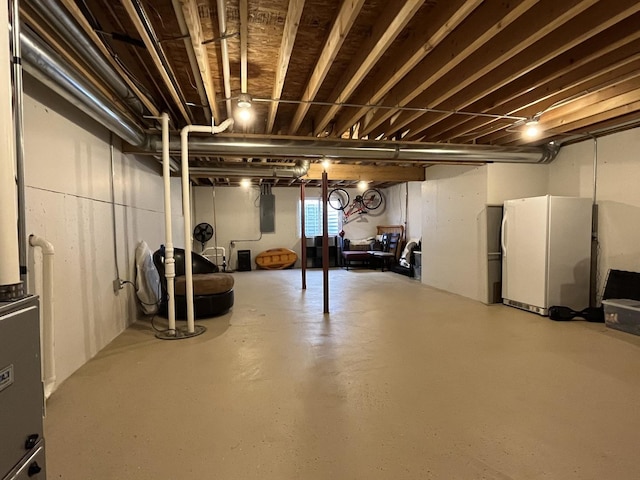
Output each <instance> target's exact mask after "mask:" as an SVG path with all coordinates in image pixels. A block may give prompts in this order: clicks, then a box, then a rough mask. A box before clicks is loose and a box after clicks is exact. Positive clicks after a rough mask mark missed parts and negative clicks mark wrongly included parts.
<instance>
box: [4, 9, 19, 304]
mask: <svg viewBox="0 0 640 480" xmlns="http://www.w3.org/2000/svg"><path fill="white" fill-rule="evenodd" d="M0 32H2V34H0V138H2V142H0V288H2V287H9V286H18V285H20V284H21V281H20V254H19V247H18V230H17V225H18V205H17V199H16V166H15V132H14V126H13V110H12V108H11V94H12V92H11V58H10V55H11V48H10V45H9V3H8V1H7V0H5V1H3V2H1V3H0ZM18 288H19V290H20V291H22V288H21V287H18ZM20 295H21V293H20Z"/></svg>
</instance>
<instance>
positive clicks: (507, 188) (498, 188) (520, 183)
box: [487, 163, 549, 205]
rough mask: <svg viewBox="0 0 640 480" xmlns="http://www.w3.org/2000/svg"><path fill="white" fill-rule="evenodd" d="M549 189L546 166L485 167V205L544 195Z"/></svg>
mask: <svg viewBox="0 0 640 480" xmlns="http://www.w3.org/2000/svg"><path fill="white" fill-rule="evenodd" d="M548 189H549V171H548V166H547V165H535V164H533V165H518V164H514V163H490V164H488V165H487V203H488V204H489V205H502V204H503V203H504V201H505V200H511V199H514V198H526V197H537V196H540V195H546V194H547V190H548Z"/></svg>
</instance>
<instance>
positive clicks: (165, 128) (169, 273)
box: [160, 112, 176, 332]
mask: <svg viewBox="0 0 640 480" xmlns="http://www.w3.org/2000/svg"><path fill="white" fill-rule="evenodd" d="M160 121H161V123H162V177H163V179H164V276H165V278H166V279H167V296H168V297H169V303H168V306H167V310H168V312H167V316H168V317H169V330H171V331H174V332H175V330H176V299H175V295H174V291H175V277H176V261H175V258H174V257H173V234H172V233H173V232H172V230H171V229H172V226H171V165H170V161H169V115H168V114H167V113H166V112H165V113H163V114H162V115H161V117H160Z"/></svg>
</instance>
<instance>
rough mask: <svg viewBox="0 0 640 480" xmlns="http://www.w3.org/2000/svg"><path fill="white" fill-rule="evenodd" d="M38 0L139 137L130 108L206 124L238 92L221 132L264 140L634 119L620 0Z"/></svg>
mask: <svg viewBox="0 0 640 480" xmlns="http://www.w3.org/2000/svg"><path fill="white" fill-rule="evenodd" d="M36 1H37V0H28V1H27V2H26V4H25V5H24V6H23V8H22V14H23V15H22V20H23V23H25V24H27V25H28V26H30V27H32V28H33V29H34V30H35V31H36V32H37V33H38V34H39V35H41V36H42V37H43V38H44V39H45V41H47V43H49V44H50V45H51V46H53V47H54V48H55V49H56V50H58V51H59V52H60V53H61V54H62V55H64V56H66V57H67V58H68V59H70V60H72V61H73V62H75V64H76V65H78V67H79V68H81V69H84V74H85V75H86V76H87V77H89V78H90V79H91V80H92V81H93V82H94V83H95V84H96V85H100V86H101V88H102V89H103V90H104V91H107V92H108V91H110V89H109V87H108V86H106V85H104V84H103V81H102V79H101V77H100V76H99V75H97V74H96V73H95V72H92V71H91V68H90V67H89V66H87V65H85V64H84V62H83V61H82V60H81V58H80V55H77V54H76V53H74V52H73V48H74V47H75V46H74V45H70V44H68V43H65V41H64V40H62V39H61V38H60V36H59V35H58V34H57V32H56V31H55V28H52V27H50V26H49V22H47V21H46V20H44V19H43V18H42V17H41V16H40V15H39V14H38V13H36V11H35V10H36V9H34V8H32V7H33V5H34V4H35V2H36ZM38 3H39V4H44V5H45V7H44V8H47V6H46V5H47V4H54V3H55V4H56V5H61V6H63V8H64V9H65V10H67V11H68V13H69V14H70V15H71V16H73V18H75V19H76V21H77V22H78V24H79V26H80V27H81V28H82V29H83V30H85V32H86V33H87V34H88V35H89V36H90V38H93V41H94V42H95V43H96V44H98V45H99V46H100V48H101V50H102V51H103V52H104V53H105V54H106V55H107V56H108V57H110V59H109V60H110V62H112V63H113V64H115V65H117V67H118V68H119V70H120V71H121V72H122V74H123V75H124V76H125V77H127V78H126V80H127V81H128V82H129V83H130V84H132V85H134V86H135V87H136V88H137V89H138V90H139V92H140V95H141V97H143V98H142V104H143V105H144V111H143V112H140V111H133V109H132V108H131V107H130V106H129V103H127V102H125V101H123V99H118V98H117V96H116V94H115V93H114V92H112V95H113V96H114V102H115V103H116V104H117V105H119V106H120V108H121V109H122V110H123V111H124V112H125V113H127V114H129V115H130V116H131V117H132V118H134V119H136V120H138V121H139V122H140V123H141V124H143V125H144V126H145V127H146V128H147V129H149V130H152V129H153V128H155V123H154V122H153V121H151V120H149V119H145V118H143V117H144V116H145V115H155V114H157V113H158V112H162V111H167V112H168V113H169V114H170V116H171V120H172V125H173V127H174V128H175V129H176V130H177V129H179V128H181V127H182V126H184V125H186V124H190V123H191V124H208V123H210V121H211V115H213V117H214V119H215V122H216V124H219V123H221V122H222V121H223V120H224V119H226V118H228V117H229V116H234V115H236V114H237V111H238V107H237V99H238V96H239V95H240V94H242V93H247V94H249V95H250V96H251V97H252V100H253V101H252V110H253V120H252V121H251V122H250V123H248V124H242V123H241V122H239V121H236V123H235V125H234V130H233V131H234V133H235V134H246V135H250V134H259V135H262V136H265V135H266V136H273V137H276V138H278V137H281V136H303V137H306V138H308V137H309V136H314V137H329V138H350V139H361V140H366V141H368V142H375V141H378V140H386V141H394V140H396V141H397V140H402V141H416V142H443V143H455V144H480V145H500V146H522V145H540V144H543V143H546V142H549V141H551V140H554V141H556V142H560V143H563V142H566V141H567V140H575V139H576V138H579V136H581V135H588V134H591V133H597V132H601V131H606V130H607V129H611V128H625V127H629V126H632V125H634V124H635V123H636V122H640V29H639V28H638V25H640V2H637V1H636V0H600V1H597V0H564V1H557V0H511V1H499V0H484V1H482V0H448V1H444V0H397V1H386V0H306V1H305V0H298V1H295V0H291V1H288V0H197V1H196V0H153V1H150V0H120V1H116V2H114V1H112V0H76V1H73V0H61V1H59V2H58V1H57V0H56V1H55V2H54V1H53V0H47V1H38ZM221 26H222V27H223V28H224V29H223V30H222V29H221ZM278 100H280V101H278ZM527 119H536V120H538V121H539V125H540V126H541V128H542V130H543V134H542V136H541V137H539V138H536V139H535V140H525V139H523V136H522V130H523V127H524V123H525V121H526V120H527ZM263 138H264V137H263ZM283 162H284V163H290V162H293V160H291V159H282V158H280V159H278V158H259V159H258V158H246V157H239V156H235V157H233V156H231V157H230V156H226V157H194V158H192V159H191V162H190V163H191V164H192V165H193V166H197V167H207V166H211V165H230V166H237V165H238V164H243V163H260V164H265V163H276V164H281V163H283ZM376 165H379V166H382V163H378V162H375V161H366V160H360V161H358V162H352V163H351V164H350V168H348V169H344V170H343V171H345V172H349V174H348V175H347V174H346V173H345V178H335V179H333V180H332V184H334V185H338V184H339V185H343V186H348V185H350V184H355V183H357V178H355V177H362V176H363V175H365V173H364V172H366V175H371V174H372V173H371V172H372V171H374V172H375V169H372V167H375V166H376ZM358 166H362V169H363V170H362V172H363V173H358V168H359V167H358ZM393 167H395V168H396V171H395V172H391V170H393ZM411 167H412V165H411V164H407V163H406V162H404V163H402V164H397V165H393V164H392V163H390V162H384V168H380V175H379V176H378V177H377V178H367V179H368V180H372V181H373V182H374V183H373V185H375V186H379V187H384V186H389V185H392V184H394V183H397V182H399V181H402V180H403V178H401V177H402V170H401V169H402V168H405V169H407V170H406V171H407V172H409V171H414V170H415V165H413V168H411ZM365 168H366V170H365ZM398 169H400V170H398ZM199 171H201V170H199ZM354 172H355V173H354ZM414 174H415V172H414V173H412V174H411V175H414ZM192 178H193V180H194V181H195V182H196V183H197V184H203V185H208V184H234V185H235V184H236V182H237V181H238V180H239V179H238V178H236V177H216V176H215V175H207V174H202V173H198V174H197V175H194V176H193V177H192ZM363 179H365V178H363ZM407 179H410V178H409V175H408V176H407ZM411 179H413V178H411ZM254 181H255V182H258V180H254ZM261 181H262V182H269V183H271V184H275V185H294V184H296V183H297V181H295V180H293V179H277V178H272V179H263V180H261ZM314 182H317V181H313V180H312V181H311V183H312V184H314Z"/></svg>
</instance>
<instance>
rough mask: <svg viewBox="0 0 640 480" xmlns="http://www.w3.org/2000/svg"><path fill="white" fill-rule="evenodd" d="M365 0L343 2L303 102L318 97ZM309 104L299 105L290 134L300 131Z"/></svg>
mask: <svg viewBox="0 0 640 480" xmlns="http://www.w3.org/2000/svg"><path fill="white" fill-rule="evenodd" d="M364 2H365V0H344V1H343V2H342V7H340V11H339V12H338V16H337V17H336V20H335V22H334V23H333V27H332V28H331V31H330V32H329V37H328V38H327V41H326V42H325V44H324V48H323V49H322V52H321V53H320V57H319V58H318V61H317V62H316V67H315V69H314V70H313V73H312V74H311V77H310V79H309V82H308V83H307V86H306V88H305V90H304V94H303V95H302V98H301V100H302V101H303V102H310V101H313V99H314V98H315V97H316V94H317V93H318V90H319V89H320V86H321V85H322V82H323V81H324V79H325V77H326V76H327V73H329V69H330V68H331V65H332V64H333V61H334V60H335V58H336V55H338V52H339V51H340V47H342V44H343V43H344V41H345V39H346V38H347V34H348V33H349V30H351V27H352V26H353V23H354V22H355V21H356V18H357V17H358V14H359V13H360V9H361V8H362V6H363V5H364ZM309 106H310V105H309V103H301V104H300V105H298V109H297V110H296V113H295V115H294V116H293V120H292V121H291V126H290V127H289V134H290V135H293V134H295V133H296V132H297V131H298V128H300V125H301V124H302V120H303V119H304V117H305V115H306V114H307V111H308V110H309Z"/></svg>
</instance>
